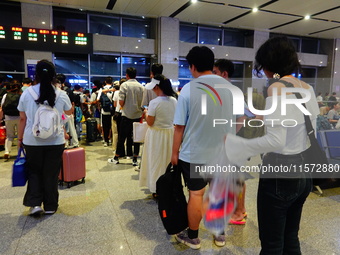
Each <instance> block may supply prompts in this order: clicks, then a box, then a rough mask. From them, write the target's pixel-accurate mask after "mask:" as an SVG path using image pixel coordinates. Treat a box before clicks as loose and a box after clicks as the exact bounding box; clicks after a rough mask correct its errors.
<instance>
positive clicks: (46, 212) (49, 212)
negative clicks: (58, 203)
mask: <svg viewBox="0 0 340 255" xmlns="http://www.w3.org/2000/svg"><path fill="white" fill-rule="evenodd" d="M45 214H49V215H52V214H55V211H45Z"/></svg>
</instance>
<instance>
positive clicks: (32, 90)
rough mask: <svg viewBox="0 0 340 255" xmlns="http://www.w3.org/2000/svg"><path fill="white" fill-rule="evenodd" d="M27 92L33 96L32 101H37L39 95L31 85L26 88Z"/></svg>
mask: <svg viewBox="0 0 340 255" xmlns="http://www.w3.org/2000/svg"><path fill="white" fill-rule="evenodd" d="M27 90H28V92H29V93H30V94H31V96H32V97H33V99H34V101H37V100H38V98H39V96H38V94H37V93H36V92H35V91H34V89H33V87H32V86H30V87H29V88H28V89H27Z"/></svg>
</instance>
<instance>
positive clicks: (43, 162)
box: [24, 144, 65, 211]
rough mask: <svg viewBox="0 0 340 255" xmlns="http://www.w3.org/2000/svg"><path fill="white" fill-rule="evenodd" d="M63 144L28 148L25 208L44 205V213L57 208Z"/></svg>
mask: <svg viewBox="0 0 340 255" xmlns="http://www.w3.org/2000/svg"><path fill="white" fill-rule="evenodd" d="M64 147H65V145H64V144H61V145H50V146H28V145H25V150H26V164H27V168H28V185H27V190H26V194H25V197H24V205H25V206H29V207H32V206H41V204H43V205H44V210H45V211H56V210H57V208H58V199H59V193H58V175H59V172H60V167H61V157H62V153H63V151H64Z"/></svg>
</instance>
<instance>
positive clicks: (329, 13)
mask: <svg viewBox="0 0 340 255" xmlns="http://www.w3.org/2000/svg"><path fill="white" fill-rule="evenodd" d="M13 1H16V2H26V3H34V4H48V5H53V6H60V7H68V8H77V9H83V10H91V11H99V12H108V13H115V14H125V15H134V16H145V17H152V18H156V17H161V16H165V17H174V18H178V19H179V20H180V21H184V22H192V23H199V24H207V25H213V26H223V27H233V28H242V29H254V30H260V31H269V32H274V33H284V34H291V35H300V36H312V37H320V38H340V0H198V2H196V3H192V2H191V1H190V0H20V1H19V0H13ZM214 3H215V4H214ZM216 3H218V4H216ZM110 4H111V7H112V6H113V8H112V10H108V9H106V8H107V7H109V5H110ZM254 7H257V8H259V10H258V11H257V12H252V8H254ZM306 15H310V19H308V20H307V19H304V17H305V16H306Z"/></svg>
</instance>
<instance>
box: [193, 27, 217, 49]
mask: <svg viewBox="0 0 340 255" xmlns="http://www.w3.org/2000/svg"><path fill="white" fill-rule="evenodd" d="M198 34H199V38H198V42H199V43H200V44H214V45H221V44H222V29H214V28H208V27H199V33H198Z"/></svg>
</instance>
